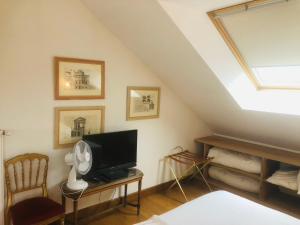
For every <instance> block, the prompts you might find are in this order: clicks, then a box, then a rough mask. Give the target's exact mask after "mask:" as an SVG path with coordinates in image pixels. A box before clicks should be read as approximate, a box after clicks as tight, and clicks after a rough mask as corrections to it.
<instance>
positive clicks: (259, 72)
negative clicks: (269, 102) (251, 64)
mask: <svg viewBox="0 0 300 225" xmlns="http://www.w3.org/2000/svg"><path fill="white" fill-rule="evenodd" d="M252 71H253V74H254V76H255V77H256V79H257V81H258V82H259V84H260V85H261V86H263V87H272V88H274V89H275V88H278V89H280V88H290V89H292V88H295V89H300V66H272V67H271V66H270V67H255V68H252Z"/></svg>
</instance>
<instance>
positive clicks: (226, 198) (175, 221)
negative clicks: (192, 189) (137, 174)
mask: <svg viewBox="0 0 300 225" xmlns="http://www.w3.org/2000/svg"><path fill="white" fill-rule="evenodd" d="M136 225H300V220H298V219H296V218H294V217H291V216H289V215H286V214H284V213H281V212H279V211H276V210H273V209H270V208H267V207H265V206H262V205H260V204H257V203H255V202H252V201H249V200H247V199H244V198H242V197H239V196H237V195H234V194H231V193H229V192H226V191H216V192H212V193H209V194H207V195H204V196H202V197H199V198H197V199H195V200H193V201H191V202H188V203H186V204H183V205H181V206H179V207H178V208H176V209H173V210H171V211H169V212H167V213H164V214H162V215H160V216H153V217H152V218H151V219H149V220H147V221H145V222H142V223H139V224H136Z"/></svg>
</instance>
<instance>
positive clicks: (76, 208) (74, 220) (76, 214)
mask: <svg viewBox="0 0 300 225" xmlns="http://www.w3.org/2000/svg"><path fill="white" fill-rule="evenodd" d="M77 216H78V201H77V200H73V223H74V225H77V224H78V221H77Z"/></svg>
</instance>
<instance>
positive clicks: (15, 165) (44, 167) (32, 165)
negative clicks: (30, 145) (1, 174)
mask: <svg viewBox="0 0 300 225" xmlns="http://www.w3.org/2000/svg"><path fill="white" fill-rule="evenodd" d="M48 161H49V158H48V156H45V155H40V154H24V155H19V156H16V157H14V158H12V159H10V160H7V161H5V164H4V166H5V181H6V192H7V200H6V207H5V224H6V225H9V224H10V222H11V221H12V224H13V225H45V224H49V223H52V222H54V221H58V220H59V221H60V224H61V225H63V224H64V217H65V210H64V208H63V207H62V206H61V205H60V204H58V203H56V202H55V201H52V200H51V199H49V198H47V196H48V191H47V172H48ZM38 189H39V190H40V191H42V197H33V198H29V199H26V200H22V201H20V202H18V203H16V204H13V201H15V198H16V195H17V194H19V195H22V193H25V192H27V194H30V193H32V192H33V191H38Z"/></svg>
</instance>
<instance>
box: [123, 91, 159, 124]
mask: <svg viewBox="0 0 300 225" xmlns="http://www.w3.org/2000/svg"><path fill="white" fill-rule="evenodd" d="M160 91H161V90H160V88H159V87H136V86H130V87H127V105H126V108H127V109H126V118H127V120H139V119H153V118H159V113H160Z"/></svg>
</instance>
